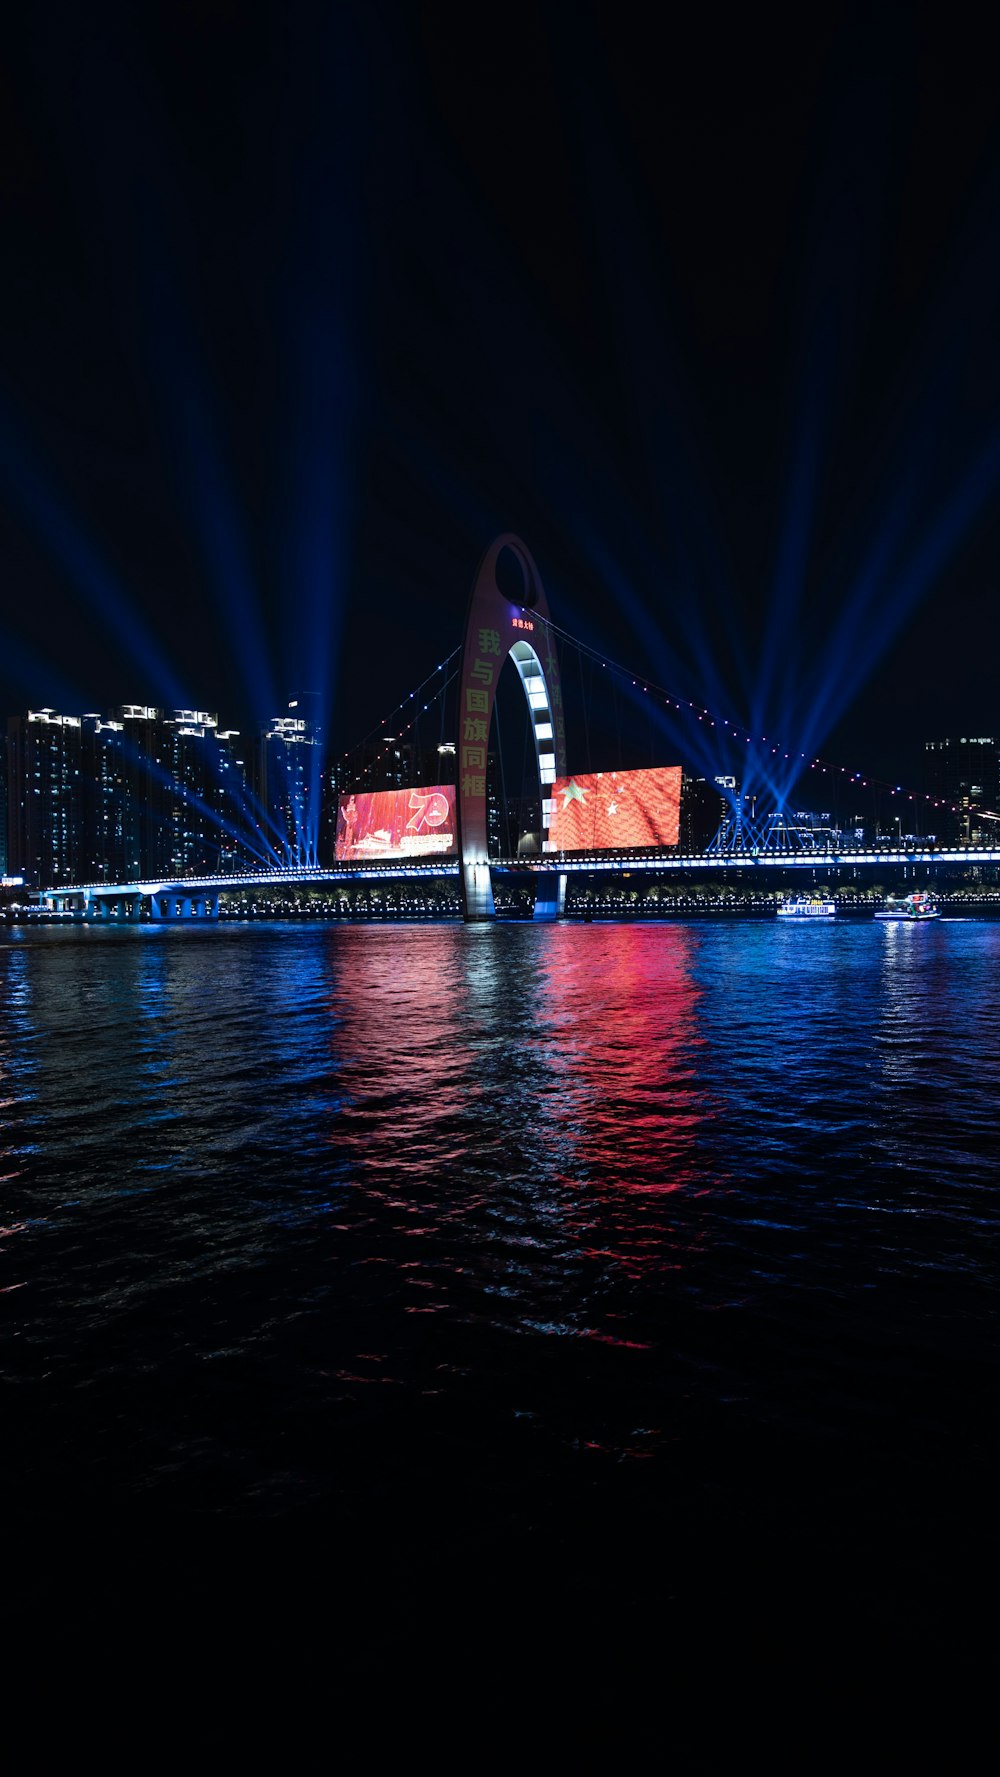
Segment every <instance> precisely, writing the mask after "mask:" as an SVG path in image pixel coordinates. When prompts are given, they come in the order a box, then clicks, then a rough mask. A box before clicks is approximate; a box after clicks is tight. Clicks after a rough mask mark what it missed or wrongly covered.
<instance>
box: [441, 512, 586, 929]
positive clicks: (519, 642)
mask: <svg viewBox="0 0 1000 1777" xmlns="http://www.w3.org/2000/svg"><path fill="white" fill-rule="evenodd" d="M498 566H500V567H501V571H502V572H503V575H504V583H505V586H504V590H501V587H500V585H499V583H498V580H497V568H498ZM508 581H510V582H511V583H512V589H511V586H509V585H508ZM508 658H509V659H511V660H513V662H514V665H515V667H516V668H517V673H518V677H519V679H520V681H521V684H522V687H523V689H524V695H525V697H526V699H527V703H528V709H529V711H530V712H531V724H532V731H533V734H534V744H535V759H536V762H537V766H538V779H539V784H540V786H541V795H542V848H543V850H544V848H545V845H546V842H547V837H548V819H547V816H546V802H547V800H548V799H549V798H550V797H551V793H552V785H553V783H554V782H555V780H556V778H557V777H562V776H564V775H565V770H566V721H565V714H564V710H563V700H562V686H561V684H560V682H559V662H558V659H557V657H556V649H555V639H554V637H553V634H552V630H551V628H550V626H549V607H548V603H547V601H546V598H545V591H544V588H543V586H542V582H541V580H540V578H539V574H538V569H537V568H536V566H535V563H534V561H533V559H532V556H531V553H530V551H529V550H528V549H527V547H526V545H525V544H524V543H522V542H521V539H520V538H519V537H515V536H513V535H512V534H510V533H505V534H504V535H503V536H501V537H497V538H496V539H495V540H494V541H493V542H492V543H491V544H490V546H489V548H488V549H487V551H486V554H485V555H484V556H483V559H482V561H481V562H480V564H479V569H478V571H477V573H476V578H475V581H474V582H473V587H472V594H471V597H470V599H469V608H468V612H467V615H466V619H465V642H464V647H463V650H462V668H461V674H460V677H459V691H458V733H457V735H456V738H455V753H456V773H457V794H456V801H457V805H458V842H459V856H460V858H461V872H462V906H463V910H464V913H465V918H466V921H468V922H470V923H473V922H476V921H479V920H486V919H493V918H494V906H493V884H492V881H491V878H490V866H489V857H488V852H487V833H488V827H487V809H486V755H487V751H488V749H489V738H490V723H491V721H492V717H493V704H494V699H495V697H496V688H497V681H498V679H499V677H500V669H501V667H502V666H503V665H504V662H505V661H506V660H507V659H508ZM565 888H566V881H565V877H564V876H562V877H560V876H559V875H558V874H557V873H556V872H555V871H553V872H552V875H551V879H548V878H546V876H545V875H544V873H543V874H542V875H541V876H540V877H539V879H538V880H537V882H536V894H537V899H536V904H535V917H536V918H539V917H542V918H545V917H548V918H555V917H556V915H557V914H558V913H559V912H560V911H561V904H562V901H563V898H564V896H565Z"/></svg>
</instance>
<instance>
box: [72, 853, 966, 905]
mask: <svg viewBox="0 0 1000 1777" xmlns="http://www.w3.org/2000/svg"><path fill="white" fill-rule="evenodd" d="M935 864H937V865H949V864H956V865H961V864H1000V844H998V845H997V846H939V845H930V844H928V845H903V846H895V845H893V846H884V845H881V846H863V845H856V846H851V847H842V848H841V849H839V850H819V849H817V850H815V851H808V852H786V853H779V854H775V853H773V852H770V853H768V852H764V853H759V854H753V853H748V852H735V853H724V852H711V853H706V852H676V851H648V852H608V851H604V852H592V853H591V852H562V853H561V852H543V853H536V854H534V855H533V856H531V857H513V858H512V857H507V858H503V857H501V858H491V859H490V868H491V870H495V871H498V872H501V873H503V874H521V875H523V874H525V873H529V874H539V873H544V874H552V873H557V874H559V875H564V874H565V875H566V876H575V875H579V874H581V873H586V874H593V873H595V872H600V873H602V874H614V873H615V872H622V871H630V872H631V871H641V872H652V871H678V872H682V871H696V870H697V871H706V872H709V873H716V872H718V871H720V870H722V871H727V870H732V871H741V872H742V871H748V870H754V869H770V870H775V869H780V870H801V869H808V870H824V869H826V870H841V869H852V868H862V867H868V868H872V867H878V866H880V865H882V866H885V867H888V868H892V867H896V868H906V867H908V866H912V865H928V866H930V865H935ZM458 873H459V866H458V861H457V860H456V859H441V858H440V857H432V858H424V859H416V858H410V859H406V860H399V861H393V862H389V861H388V860H386V861H384V862H382V863H378V864H376V863H368V862H366V863H352V864H338V865H335V866H333V867H331V868H329V869H321V868H319V867H318V866H316V865H310V866H307V867H305V868H303V869H296V868H294V867H291V868H285V869H281V870H258V871H244V872H241V873H240V874H238V875H227V876H212V875H209V876H182V877H174V878H166V877H161V878H159V879H157V880H156V881H149V882H145V881H142V882H118V883H112V882H91V883H72V884H69V883H65V884H59V885H56V886H53V887H52V888H46V889H42V890H40V891H36V893H38V894H39V895H40V896H41V897H42V898H43V899H44V898H45V897H46V896H52V895H60V896H65V895H81V896H84V897H85V898H87V899H92V898H98V899H99V898H100V897H102V896H104V895H137V896H147V895H156V894H162V893H170V892H181V891H184V890H192V891H202V892H204V891H211V892H213V893H215V892H220V893H221V892H229V893H232V892H234V891H236V892H238V891H239V890H241V889H251V888H282V887H286V888H307V887H310V886H315V887H323V886H336V885H337V884H344V883H352V882H389V881H391V882H404V881H407V880H419V879H420V878H426V877H430V876H444V877H457V876H458Z"/></svg>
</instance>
